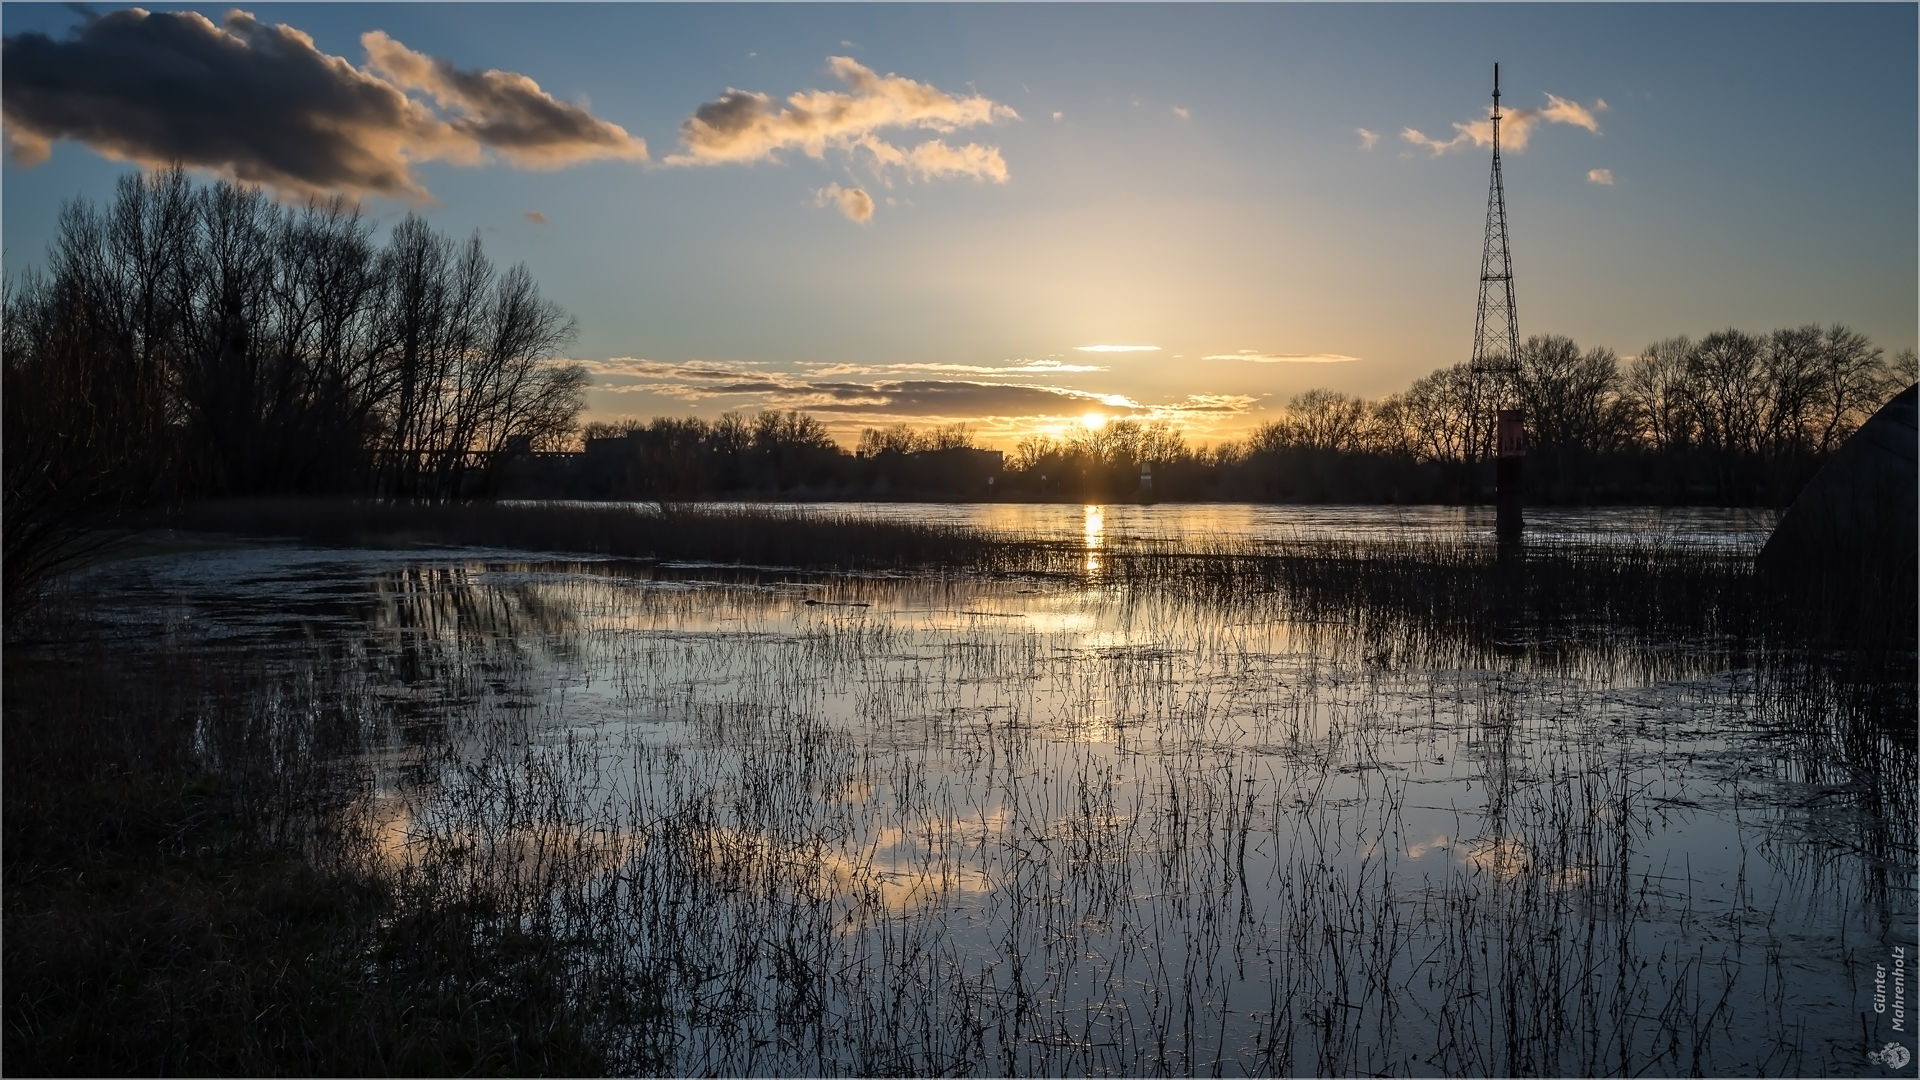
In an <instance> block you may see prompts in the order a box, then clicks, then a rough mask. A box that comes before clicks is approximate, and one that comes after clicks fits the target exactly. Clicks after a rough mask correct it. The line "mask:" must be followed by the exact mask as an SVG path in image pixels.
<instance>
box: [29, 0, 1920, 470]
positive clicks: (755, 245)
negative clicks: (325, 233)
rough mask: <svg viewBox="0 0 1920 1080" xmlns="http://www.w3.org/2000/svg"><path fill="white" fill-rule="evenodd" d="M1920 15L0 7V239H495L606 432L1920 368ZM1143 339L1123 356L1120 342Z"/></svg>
mask: <svg viewBox="0 0 1920 1080" xmlns="http://www.w3.org/2000/svg"><path fill="white" fill-rule="evenodd" d="M1917 10H1920V9H1916V7H1915V6H1914V5H1911V4H1872V5H1840V4H1835V5H1824V4H1823V5H1792V4H1779V5H1773V4H1767V5H1744V4H1724V5H1662V4H1623V5H1570V4H1569V5H1560V4H1550V5H1528V4H1500V5H1446V4H1419V5H1394V4H1332V5H1307V4H1302V5H1264V4H1228V5H1204V4H1173V5H1163V4H1125V5H1111V4H1092V3H1090V4H1070V5H1042V4H1035V5H1011V6H1009V5H994V4H966V5H941V4H911V5H906V4H859V5H809V4H780V5H765V6H763V5H755V4H711V5H664V4H662V5H653V4H648V5H627V4H577V5H576V4H530V5H518V4H462V3H440V4H424V5H385V4H381V5H359V4H259V5H253V6H249V7H246V8H244V9H241V8H230V7H225V6H219V5H186V6H169V5H156V6H154V7H152V8H149V9H144V10H143V9H138V8H120V7H113V6H109V5H98V6H93V7H87V6H83V5H52V4H46V5H41V4H21V3H8V4H6V5H4V7H0V28H3V29H4V34H5V41H6V44H5V50H6V52H5V56H4V59H3V60H0V79H4V83H3V85H0V106H4V119H3V121H0V127H3V128H4V130H5V134H6V139H7V155H6V158H5V162H4V165H0V230H3V231H4V261H5V266H6V270H7V272H8V273H10V274H13V273H18V272H20V271H21V270H22V269H24V268H26V267H28V266H32V265H38V264H41V263H43V262H44V258H45V250H46V246H47V243H48V241H49V240H50V239H51V236H52V228H53V223H54V220H55V217H56V215H57V212H58V209H59V207H60V205H61V204H62V203H63V202H64V201H66V200H71V199H74V198H83V199H89V200H93V201H95V202H100V201H104V200H105V199H106V198H108V197H109V196H110V195H111V192H112V189H113V185H114V183H115V181H116V179H117V178H118V177H120V176H121V175H124V174H125V173H127V172H129V171H130V170H132V169H135V168H138V167H140V166H141V165H142V164H148V163H153V162H159V161H165V160H169V159H174V158H177V159H180V160H183V161H185V162H186V163H188V164H189V165H191V166H194V167H195V168H196V170H197V171H198V172H200V173H201V174H202V175H206V176H216V175H218V176H230V177H238V178H240V179H243V180H247V181H249V182H253V183H258V184H262V185H264V186H266V187H268V188H269V189H270V190H271V191H272V192H273V193H274V194H275V195H276V196H277V197H279V198H281V199H283V200H287V201H296V202H297V201H300V200H304V199H305V198H307V197H308V196H310V195H313V194H329V193H344V194H347V195H349V196H351V197H353V198H355V199H357V200H359V201H360V203H361V205H362V207H363V208H364V210H365V212H366V213H367V214H369V215H370V216H371V217H372V218H374V219H375V220H376V221H378V222H379V223H380V225H381V227H382V229H383V230H384V228H386V227H388V226H390V225H391V224H393V223H395V222H398V221H400V220H401V219H402V218H404V217H405V215H407V214H409V213H417V214H421V215H423V216H425V217H426V219H427V220H428V221H429V222H431V223H432V224H433V225H434V227H436V228H437V229H440V230H441V231H443V232H445V233H448V234H450V235H454V236H457V237H463V238H464V237H466V236H468V235H471V234H474V233H476V232H477V233H478V234H479V235H480V237H481V238H482V241H483V243H484V244H485V246H486V249H487V251H488V253H489V254H490V255H491V256H492V257H493V258H494V259H495V260H496V261H497V262H498V263H500V264H502V265H510V264H513V263H525V264H526V265H527V266H528V268H529V269H530V270H532V272H533V274H534V277H535V278H536V279H537V280H538V282H539V283H540V286H541V288H542V291H543V293H544V295H545V296H547V297H548V298H549V299H552V300H554V301H556V302H558V303H559V304H561V305H562V306H563V307H565V308H566V309H567V310H568V311H570V312H571V313H573V315H574V316H576V317H577V319H578V320H579V326H580V332H579V335H578V337H577V338H576V340H575V341H574V342H573V343H572V345H571V346H570V347H569V348H568V350H567V356H568V357H569V358H571V359H576V360H579V361H581V362H583V363H585V364H586V365H587V366H588V368H589V370H590V371H591V373H592V387H593V388H592V389H591V390H590V391H589V395H588V413H587V414H586V419H589V420H602V421H615V420H619V419H623V418H635V419H643V420H644V419H646V418H648V417H652V416H655V415H681V416H685V415H693V416H703V417H713V416H716V415H718V414H720V413H722V412H724V411H727V410H730V409H731V410H741V411H745V412H754V411H758V410H761V409H766V408H799V409H804V410H806V411H808V412H810V413H813V414H814V415H816V416H817V417H819V418H820V419H821V420H823V421H824V422H825V423H826V424H827V425H828V427H829V430H831V431H832V432H833V433H834V435H835V436H836V437H838V438H839V439H840V440H841V441H842V442H843V443H845V444H848V445H851V444H852V443H854V442H855V441H857V439H858V436H859V431H860V430H861V429H862V428H864V427H871V426H881V425H886V424H892V423H902V422H904V423H909V424H913V425H915V426H930V425H934V424H947V423H953V422H962V421H964V422H967V423H969V424H970V425H971V426H972V428H973V429H974V431H975V433H976V435H977V437H979V438H980V440H981V442H982V443H983V444H984V445H990V446H997V447H1002V448H1011V447H1012V445H1013V444H1014V443H1015V442H1016V441H1017V440H1018V439H1020V438H1021V437H1024V436H1027V435H1030V434H1036V433H1058V432H1061V431H1064V430H1068V429H1070V428H1071V427H1072V426H1073V425H1075V424H1080V423H1084V422H1086V418H1087V417H1089V416H1095V417H1107V418H1114V417H1134V418H1138V419H1142V420H1167V421H1170V422H1172V423H1174V424H1176V425H1178V426H1179V427H1180V428H1181V429H1182V430H1183V431H1184V432H1186V433H1187V435H1188V436H1189V438H1190V439H1191V440H1192V441H1194V442H1196V443H1206V442H1213V441H1219V440H1222V439H1227V438H1233V437H1238V436H1240V435H1243V434H1245V433H1246V432H1247V431H1248V430H1250V429H1251V428H1253V427H1255V426H1257V425H1259V424H1261V423H1265V422H1268V421H1271V420H1273V419H1276V418H1277V417H1278V416H1279V415H1280V411H1281V410H1282V409H1283V408H1284V406H1285V403H1286V401H1287V400H1288V399H1289V398H1291V397H1292V396H1293V395H1296V394H1299V393H1301V392H1302V391H1305V390H1307V389H1310V388H1315V387H1325V388H1329V389H1333V390H1338V391H1342V392H1345V393H1350V394H1357V395H1360V396H1363V397H1367V398H1376V397H1379V396H1383V395H1386V394H1389V393H1393V392H1397V391H1400V390H1403V389H1405V387H1406V386H1407V384H1408V383H1410V382H1411V381H1412V380H1414V379H1415V378H1418V377H1419V376H1421V375H1424V374H1426V373H1427V372H1429V371H1432V370H1433V369H1435V368H1438V367H1444V366H1448V365H1451V364H1453V363H1457V362H1459V361H1462V360H1465V359H1467V358H1468V356H1469V355H1470V353H1471V351H1472V345H1473V323H1474V305H1475V300H1476V296H1477V291H1478V274H1479V263H1480V251H1481V236H1482V230H1483V228H1484V223H1485V213H1486V200H1487V183H1488V172H1489V164H1490V148H1489V146H1488V145H1487V139H1486V135H1487V132H1486V125H1485V124H1484V121H1485V119H1486V117H1487V113H1488V107H1489V105H1490V98H1489V94H1490V91H1491V89H1492V86H1491V82H1492V78H1491V76H1492V67H1493V65H1494V63H1496V62H1498V63H1499V64H1500V68H1501V90H1502V105H1503V107H1504V108H1505V110H1506V111H1507V117H1508V118H1507V120H1506V121H1505V122H1504V124H1503V129H1502V151H1503V152H1502V162H1503V171H1504V174H1505V180H1506V195H1507V208H1508V218H1509V232H1510V235H1511V238H1512V254H1513V263H1514V278H1515V293H1516V298H1517V308H1518V317H1519V326H1520V331H1521V334H1522V336H1523V337H1524V336H1527V335H1532V334H1543V333H1553V334H1563V335H1566V336H1569V337H1571V338H1573V339H1574V340H1575V341H1577V342H1578V343H1579V344H1580V345H1581V346H1583V347H1592V346H1607V347H1610V348H1612V349H1614V350H1616V351H1617V352H1618V353H1620V354H1621V355H1622V356H1623V357H1624V356H1630V355H1632V354H1634V353H1636V352H1637V351H1639V350H1640V349H1641V348H1642V347H1644V346H1645V345H1647V344H1649V343H1651V342H1653V341H1657V340H1659V339H1662V338H1666V337H1671V336H1674V335H1677V334H1690V335H1693V336H1696V337H1698V336H1700V335H1702V334H1705V333H1707V332H1710V331H1713V330H1716V329H1722V328H1725V327H1728V326H1734V327H1739V328H1742V329H1746V330H1752V331H1765V330H1771V329H1774V328H1777V327H1782V326H1796V325H1801V324H1805V323H1821V324H1832V323H1842V324H1845V325H1847V326H1850V327H1852V328H1854V329H1856V330H1859V331H1861V332H1863V333H1866V334H1867V335H1868V336H1870V337H1871V338H1872V339H1873V340H1874V341H1875V342H1876V343H1877V344H1879V345H1881V346H1883V347H1885V348H1886V349H1887V351H1888V352H1889V353H1891V352H1893V351H1895V350H1898V349H1902V348H1911V347H1913V346H1914V345H1915V343H1916V336H1917V335H1916V318H1917V316H1916V306H1917V304H1916V294H1917V293H1920V280H1917V275H1916V263H1917V261H1920V242H1917V241H1916V236H1917V233H1920V215H1917V214H1916V205H1917V202H1920V200H1917V197H1916V192H1920V173H1917V170H1916V158H1917V156H1920V137H1917V135H1916V131H1917V130H1920V111H1917V109H1916V86H1917V85H1920V77H1917V74H1916V40H1917V33H1920V22H1917V18H1916V11H1917ZM1119 347H1131V348H1119Z"/></svg>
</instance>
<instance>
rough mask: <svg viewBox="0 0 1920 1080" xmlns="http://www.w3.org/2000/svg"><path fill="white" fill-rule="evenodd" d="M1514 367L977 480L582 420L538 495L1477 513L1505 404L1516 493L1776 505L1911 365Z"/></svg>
mask: <svg viewBox="0 0 1920 1080" xmlns="http://www.w3.org/2000/svg"><path fill="white" fill-rule="evenodd" d="M1515 367H1516V368H1517V371H1516V372H1515V373H1514V374H1513V375H1511V376H1496V375H1490V374H1486V373H1483V372H1476V371H1474V370H1472V369H1471V368H1470V367H1469V365H1467V364H1465V363H1460V364H1455V365H1453V366H1451V367H1446V368H1441V369H1440V370H1437V371H1434V372H1433V373H1431V374H1429V375H1426V376H1424V377H1422V378H1420V379H1417V380H1415V381H1414V383H1413V384H1412V385H1411V386H1409V387H1408V388H1407V389H1406V390H1405V391H1403V392H1401V393H1398V394H1392V395H1389V396H1387V397H1384V398H1381V399H1378V400H1374V401H1367V400H1363V399H1361V398H1358V397H1355V396H1352V395H1348V394H1342V393H1338V392H1336V391H1332V390H1325V389H1315V390H1308V391H1307V392H1305V393H1303V394H1300V395H1297V396H1295V397H1294V398H1293V399H1292V400H1291V401H1290V402H1288V404H1287V406H1286V408H1285V410H1284V411H1283V413H1282V415H1281V416H1280V418H1279V419H1276V420H1274V421H1271V422H1269V423H1266V424H1263V425H1261V426H1260V427H1259V428H1257V429H1256V430H1254V431H1253V432H1252V433H1251V434H1250V435H1249V436H1248V437H1247V438H1245V439H1241V440H1236V441H1230V442H1225V443H1221V444H1216V445H1213V446H1195V445H1193V444H1191V443H1190V442H1189V441H1188V440H1187V438H1186V437H1185V435H1184V434H1183V433H1182V432H1181V431H1180V430H1179V429H1178V428H1176V427H1175V426H1174V425H1172V424H1170V423H1168V422H1166V421H1141V420H1135V419H1127V418H1122V419H1115V420H1109V421H1107V422H1105V423H1103V424H1100V425H1098V426H1095V427H1088V428H1075V429H1070V430H1069V431H1067V432H1065V433H1063V434H1061V435H1057V436H1045V435H1040V436H1034V437H1031V438H1028V439H1025V440H1022V441H1021V442H1020V443H1019V444H1018V445H1017V447H1016V448H1015V449H1014V451H1013V452H1012V453H1011V454H1009V455H1007V456H1006V459H1005V461H1004V464H1001V463H993V467H991V468H990V467H989V464H988V461H987V459H983V458H973V459H967V458H964V457H956V456H955V454H954V452H955V451H964V450H969V449H974V448H975V447H974V436H973V434H972V432H971V431H970V430H969V429H968V428H967V427H966V425H964V424H949V425H946V426H942V427H937V428H932V429H925V430H917V429H914V428H911V427H908V426H907V425H903V424H902V425H894V426H893V427H889V428H869V429H867V430H865V431H864V432H863V433H862V434H861V436H860V440H859V442H858V444H857V446H856V449H855V450H854V451H853V452H851V453H848V452H847V451H844V450H842V449H840V448H839V447H837V446H836V445H835V444H834V442H833V440H832V439H831V438H830V437H829V436H828V434H827V431H826V429H825V427H824V426H823V425H821V424H820V423H819V422H818V421H817V420H815V419H814V418H813V417H810V416H807V415H806V414H804V413H797V412H778V411H776V412H767V413H762V414H759V415H758V416H757V417H749V416H744V415H741V414H737V413H728V414H726V415H724V416H722V417H720V418H719V419H718V420H715V421H705V420H699V419H690V418H678V417H659V418H656V419H654V420H652V421H651V422H647V423H642V422H638V421H625V422H622V423H620V424H589V425H587V431H586V434H587V436H588V441H589V446H590V447H593V446H600V447H604V450H605V453H606V455H607V459H608V461H609V462H612V463H614V464H613V467H612V468H611V469H601V470H598V471H594V470H589V471H588V472H587V473H586V474H585V476H584V477H574V478H571V479H570V478H569V477H567V476H564V475H558V476H550V477H547V478H546V479H545V480H544V481H543V483H544V484H545V485H546V487H545V490H549V491H554V492H565V493H570V494H582V495H589V496H601V497H630V498H698V497H702V496H712V495H727V494H731V495H745V494H783V495H788V496H805V497H835V496H844V497H874V496H883V497H898V498H911V497H926V496H933V497H969V496H979V495H983V494H985V493H986V492H987V491H988V488H987V487H986V485H985V484H984V482H983V481H984V476H985V474H986V473H985V472H983V471H982V470H986V471H990V472H993V473H995V474H996V477H995V478H996V481H997V482H996V484H995V485H994V486H993V488H992V489H991V490H992V492H993V494H994V495H995V496H996V497H1001V498H1028V499H1054V498H1059V499H1095V500H1099V499H1126V498H1138V497H1146V496H1151V497H1153V498H1158V499H1176V500H1177V499H1227V500H1271V501H1301V502H1408V503H1415V502H1474V501H1478V500H1479V499H1480V498H1481V497H1483V496H1484V495H1485V494H1487V493H1489V492H1490V490H1491V482H1492V460H1493V450H1494V437H1495V430H1494V417H1495V410H1496V406H1497V405H1498V404H1499V403H1500V402H1501V401H1503V400H1509V401H1512V402H1514V403H1516V404H1517V405H1518V406H1519V407H1520V408H1521V409H1523V410H1525V413H1526V417H1527V439H1528V442H1529V444H1530V445H1529V448H1528V464H1527V479H1526V493H1527V498H1528V500H1529V501H1531V502H1534V503H1560V504H1576V503H1592V502H1613V503H1659V504H1711V505H1728V506H1751V505H1785V504H1786V503H1788V502H1791V501H1792V499H1793V496H1794V494H1795V493H1797V492H1798V491H1799V489H1800V488H1801V487H1802V486H1803V485H1804V484H1805V483H1806V481H1807V480H1808V479H1809V478H1810V477H1811V476H1812V475H1813V473H1814V472H1815V471H1816V470H1817V469H1818V468H1819V466H1820V465H1821V463H1823V462H1824V461H1825V460H1826V458H1827V456H1828V455H1829V454H1831V453H1832V452H1833V451H1834V450H1835V449H1836V448H1838V446H1839V445H1840V443H1841V442H1842V441H1844V440H1845V438H1846V437H1847V436H1848V435H1850V434H1851V433H1852V432H1853V431H1854V429H1856V428H1857V427H1859V426H1860V424H1861V423H1862V422H1864V421H1865V420H1866V418H1867V417H1868V416H1870V415H1871V414H1872V413H1873V411H1874V410H1875V409H1877V408H1878V407H1879V406H1880V405H1881V404H1882V403H1883V402H1885V401H1886V400H1887V399H1888V398H1890V397H1891V396H1892V395H1893V394H1894V393H1895V392H1896V391H1897V390H1899V389H1900V388H1902V387H1904V386H1906V385H1907V384H1909V383H1911V382H1912V381H1913V380H1914V371H1915V358H1914V355H1913V353H1912V352H1911V351H1910V350H1907V351H1903V352H1902V353H1901V354H1899V355H1898V356H1896V357H1893V358H1891V359H1889V358H1888V357H1886V356H1885V354H1884V351H1883V350H1882V349H1880V348H1878V347H1876V346H1874V345H1873V344H1872V343H1871V342H1870V341H1869V340H1868V339H1867V338H1866V337H1865V336H1863V335H1861V334H1859V333H1857V332H1855V331H1853V330H1850V329H1847V328H1846V327H1843V326H1830V327H1819V326H1801V327H1793V328H1788V329H1782V330H1775V331H1772V332H1771V333H1748V332H1745V331H1741V330H1736V329H1728V330H1721V331H1716V332H1714V333H1711V334H1708V335H1707V336H1705V337H1704V338H1702V339H1700V340H1699V341H1694V340H1691V339H1689V338H1686V337H1677V338H1669V339H1667V340H1664V341H1658V342H1655V343H1653V344H1651V345H1649V346H1647V347H1646V348H1645V349H1643V350H1642V351H1641V353H1640V354H1639V355H1638V356H1634V357H1631V358H1629V359H1628V360H1627V361H1626V362H1625V363H1624V364H1622V362H1621V361H1620V358H1619V357H1618V356H1617V355H1616V354H1615V353H1614V352H1613V350H1611V349H1607V348H1603V347H1600V348H1590V349H1585V350H1583V349H1581V348H1580V347H1579V345H1577V344H1576V343H1575V342H1574V341H1573V340H1571V339H1569V338H1566V337H1561V336H1556V335H1541V336H1536V337H1533V338H1530V339H1528V340H1527V342H1526V343H1525V344H1524V345H1523V346H1522V347H1521V355H1520V359H1519V363H1518V364H1517V365H1515ZM1503 378H1510V380H1511V381H1510V382H1502V381H1500V380H1501V379H1503ZM593 456H594V455H592V454H589V455H588V457H589V458H590V459H591V458H592V457H593ZM590 464H591V462H590ZM1143 465H1144V466H1146V467H1147V468H1148V469H1149V470H1150V471H1151V474H1152V485H1151V488H1150V489H1146V490H1143V488H1142V485H1141V480H1140V476H1141V471H1142V466H1143ZM539 490H541V489H540V487H539V485H536V486H535V488H533V489H530V490H529V491H527V492H526V493H528V494H535V493H538V492H539Z"/></svg>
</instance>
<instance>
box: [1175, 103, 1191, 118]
mask: <svg viewBox="0 0 1920 1080" xmlns="http://www.w3.org/2000/svg"><path fill="white" fill-rule="evenodd" d="M1173 115H1175V116H1177V117H1179V118H1180V119H1182V120H1191V119H1193V110H1192V109H1183V108H1181V107H1180V106H1178V105H1175V106H1174V107H1173Z"/></svg>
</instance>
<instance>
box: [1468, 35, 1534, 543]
mask: <svg viewBox="0 0 1920 1080" xmlns="http://www.w3.org/2000/svg"><path fill="white" fill-rule="evenodd" d="M1489 119H1490V120H1492V122H1493V179H1492V181H1491V182H1490V183H1489V184H1488V186H1487V234H1486V239H1485V240H1484V241H1483V242H1482V244H1481V247H1480V307H1479V310H1478V311H1477V312H1476V313H1475V314H1474V318H1473V362H1472V363H1471V364H1470V365H1469V368H1470V370H1472V371H1473V372H1474V373H1475V374H1476V375H1479V376H1481V377H1482V378H1484V379H1486V380H1488V381H1489V382H1491V383H1492V384H1493V387H1492V389H1493V393H1492V395H1491V396H1492V398H1493V400H1492V401H1491V402H1488V403H1487V404H1490V405H1492V406H1494V408H1495V409H1496V410H1497V411H1496V412H1495V414H1494V427H1493V431H1492V432H1491V434H1492V435H1493V437H1494V438H1493V442H1494V458H1495V461H1494V469H1495V472H1494V476H1495V483H1496V488H1497V493H1496V495H1495V496H1494V501H1495V503H1496V505H1497V507H1498V509H1497V511H1496V515H1495V525H1494V532H1495V533H1497V534H1498V535H1499V536H1500V537H1501V538H1502V539H1503V540H1518V539H1519V537H1520V531H1521V527H1522V522H1521V515H1520V483H1521V466H1522V464H1523V463H1524V461H1525V456H1526V452H1527V440H1526V416H1525V414H1523V413H1522V412H1521V411H1520V408H1519V405H1520V402H1519V386H1518V383H1519V381H1520V380H1519V374H1520V314H1519V311H1518V309H1516V308H1515V307H1514V303H1513V253H1512V252H1511V251H1509V250H1508V249H1507V191H1506V187H1505V185H1504V184H1502V183H1501V179H1500V65H1499V64H1495V65H1493V115H1492V116H1491V117H1489ZM1485 407H1486V406H1484V405H1483V406H1482V408H1485ZM1480 430H1482V431H1485V430H1486V429H1484V428H1482V429H1480ZM1477 456H1478V453H1477V448H1476V450H1473V451H1469V452H1468V459H1467V460H1468V467H1469V469H1471V468H1472V467H1473V461H1474V460H1475V458H1476V457H1477ZM1475 486H1476V488H1477V484H1475Z"/></svg>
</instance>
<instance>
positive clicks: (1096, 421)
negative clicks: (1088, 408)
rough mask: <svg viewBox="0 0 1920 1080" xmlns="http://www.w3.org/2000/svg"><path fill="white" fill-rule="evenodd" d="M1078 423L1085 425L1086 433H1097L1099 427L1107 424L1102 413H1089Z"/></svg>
mask: <svg viewBox="0 0 1920 1080" xmlns="http://www.w3.org/2000/svg"><path fill="white" fill-rule="evenodd" d="M1080 422H1081V423H1082V424H1085V425H1086V428H1087V430H1088V431H1099V430H1100V428H1101V426H1102V425H1104V424H1105V423H1106V422H1107V418H1106V416H1105V415H1104V414H1102V413H1097V412H1090V413H1088V414H1087V415H1085V416H1083V417H1081V418H1080Z"/></svg>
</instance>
